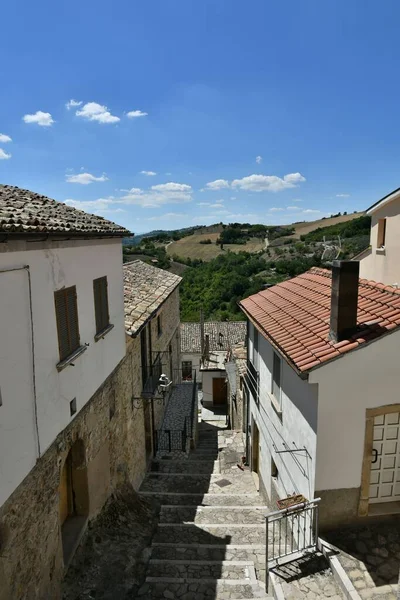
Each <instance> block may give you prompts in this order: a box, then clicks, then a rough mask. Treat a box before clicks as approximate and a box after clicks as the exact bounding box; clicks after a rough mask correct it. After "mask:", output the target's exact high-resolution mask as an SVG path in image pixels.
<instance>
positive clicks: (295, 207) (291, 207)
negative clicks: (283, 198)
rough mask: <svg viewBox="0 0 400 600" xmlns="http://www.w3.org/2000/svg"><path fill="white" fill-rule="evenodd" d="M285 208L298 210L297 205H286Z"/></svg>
mask: <svg viewBox="0 0 400 600" xmlns="http://www.w3.org/2000/svg"><path fill="white" fill-rule="evenodd" d="M286 210H299V207H298V206H287V207H286Z"/></svg>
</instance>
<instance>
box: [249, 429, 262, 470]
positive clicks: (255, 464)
mask: <svg viewBox="0 0 400 600" xmlns="http://www.w3.org/2000/svg"><path fill="white" fill-rule="evenodd" d="M259 461H260V433H259V431H258V427H257V425H256V422H255V421H254V420H253V426H252V429H251V470H252V471H255V472H256V473H258V471H259Z"/></svg>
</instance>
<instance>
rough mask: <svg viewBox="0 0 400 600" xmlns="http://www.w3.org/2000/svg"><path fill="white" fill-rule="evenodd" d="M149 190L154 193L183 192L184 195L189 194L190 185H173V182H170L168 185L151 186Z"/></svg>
mask: <svg viewBox="0 0 400 600" xmlns="http://www.w3.org/2000/svg"><path fill="white" fill-rule="evenodd" d="M151 189H152V190H154V191H156V192H167V193H171V192H172V193H174V192H178V193H181V192H185V193H189V192H191V191H192V187H191V186H190V185H186V183H174V182H173V181H170V182H169V183H159V184H158V185H152V186H151Z"/></svg>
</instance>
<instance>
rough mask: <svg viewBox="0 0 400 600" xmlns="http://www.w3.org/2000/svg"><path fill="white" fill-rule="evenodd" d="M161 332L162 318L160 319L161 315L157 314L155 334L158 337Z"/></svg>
mask: <svg viewBox="0 0 400 600" xmlns="http://www.w3.org/2000/svg"><path fill="white" fill-rule="evenodd" d="M161 334H162V320H161V315H158V317H157V335H158V337H160V335H161Z"/></svg>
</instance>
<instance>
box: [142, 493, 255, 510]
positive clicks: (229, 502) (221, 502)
mask: <svg viewBox="0 0 400 600" xmlns="http://www.w3.org/2000/svg"><path fill="white" fill-rule="evenodd" d="M139 493H140V494H141V495H143V496H146V497H147V498H152V499H153V500H156V501H158V502H159V503H160V504H162V505H163V504H167V505H171V504H174V505H176V506H179V505H182V504H183V505H191V506H241V505H243V506H246V507H248V506H259V505H260V496H259V494H257V493H256V492H255V493H253V494H251V493H249V494H235V493H226V494H199V493H198V494H196V493H182V492H155V491H143V490H140V492H139Z"/></svg>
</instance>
